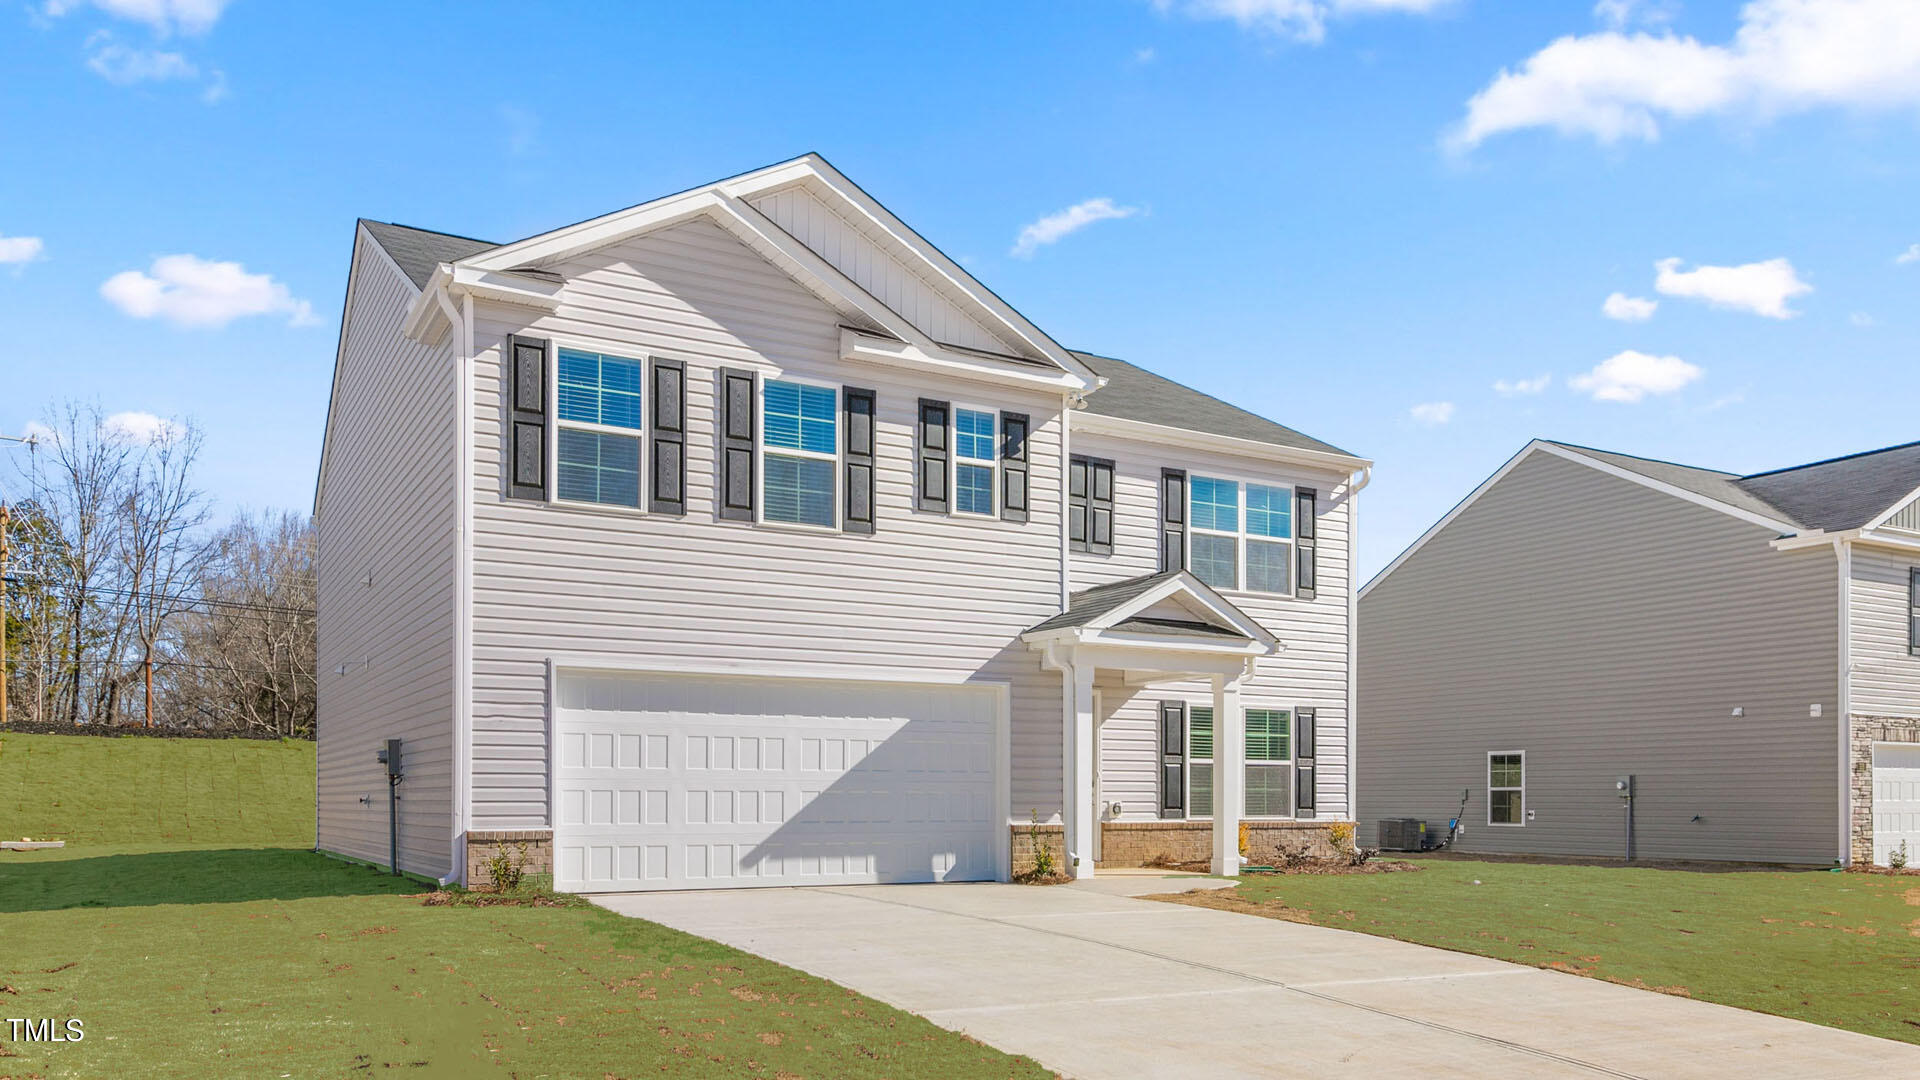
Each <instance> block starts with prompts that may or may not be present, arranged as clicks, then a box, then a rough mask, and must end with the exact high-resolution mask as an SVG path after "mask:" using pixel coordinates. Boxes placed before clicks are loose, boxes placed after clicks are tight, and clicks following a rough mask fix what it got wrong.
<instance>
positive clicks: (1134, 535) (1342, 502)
mask: <svg viewBox="0 0 1920 1080" xmlns="http://www.w3.org/2000/svg"><path fill="white" fill-rule="evenodd" d="M1072 450H1073V453H1075V454H1084V455H1086V456H1088V457H1095V458H1107V459H1110V460H1112V461H1113V463H1114V479H1113V486H1114V492H1113V554H1112V555H1089V554H1085V553H1082V552H1074V553H1072V555H1071V556H1070V558H1069V561H1068V565H1069V567H1070V570H1071V573H1072V587H1073V589H1074V590H1075V591H1078V590H1081V589H1088V588H1092V587H1094V586H1096V585H1103V584H1106V583H1107V582H1111V581H1120V580H1123V579H1126V578H1130V577H1136V576H1138V575H1140V574H1151V573H1154V572H1156V571H1157V570H1159V569H1160V513H1161V511H1160V470H1161V469H1162V468H1174V469H1185V470H1186V471H1187V475H1188V476H1189V477H1192V476H1194V475H1196V474H1197V475H1200V476H1219V477H1222V478H1226V479H1238V480H1241V481H1243V482H1245V481H1252V482H1254V483H1269V484H1274V485H1276V486H1283V487H1310V488H1313V489H1315V491H1316V492H1317V493H1318V496H1319V497H1318V511H1319V514H1318V517H1317V518H1316V519H1315V525H1316V540H1317V543H1318V545H1319V547H1318V551H1317V555H1316V561H1315V566H1316V568H1317V578H1316V583H1317V586H1318V587H1317V588H1316V590H1315V598H1314V599H1312V600H1302V599H1299V598H1297V597H1291V596H1269V595H1265V594H1261V593H1248V592H1233V591H1228V592H1226V593H1225V595H1226V597H1227V599H1229V600H1230V601H1232V602H1233V603H1234V605H1235V606H1237V607H1239V608H1240V610H1242V611H1244V612H1246V613H1247V614H1248V615H1249V616H1251V617H1252V618H1253V619H1254V620H1255V621H1257V622H1259V623H1260V624H1261V625H1262V626H1265V627H1266V628H1267V629H1269V630H1271V631H1273V633H1274V636H1275V637H1277V638H1279V639H1280V642H1281V644H1282V645H1283V646H1285V648H1284V649H1283V650H1282V651H1281V652H1279V653H1278V654H1276V655H1274V656H1270V657H1264V658H1262V659H1260V660H1259V661H1258V662H1257V663H1256V664H1255V667H1254V675H1253V678H1251V679H1249V680H1247V682H1246V683H1245V686H1244V689H1243V691H1242V694H1241V703H1242V705H1243V706H1245V707H1246V708H1252V709H1258V708H1287V709H1292V708H1295V707H1298V706H1303V705H1304V706H1309V707H1311V708H1313V709H1315V727H1314V736H1315V741H1314V751H1315V755H1316V756H1315V759H1314V764H1315V771H1314V779H1315V787H1314V796H1315V804H1316V805H1315V813H1316V814H1317V815H1318V817H1320V818H1335V819H1339V818H1345V817H1346V815H1347V589H1348V582H1349V580H1350V572H1349V567H1348V560H1347V554H1348V552H1347V547H1348V545H1347V537H1348V523H1349V521H1351V519H1352V515H1351V506H1350V503H1349V502H1348V499H1347V494H1348V480H1349V478H1348V476H1347V475H1346V474H1341V473H1327V472H1317V471H1314V470H1310V469H1302V468H1294V467H1289V466H1285V465H1280V464H1277V463H1275V462H1272V461H1262V460H1259V459H1255V458H1242V457H1235V456H1229V455H1225V454H1219V453H1214V452H1210V451H1204V450H1194V449H1189V448H1185V447H1178V446H1166V445H1152V444H1147V443H1142V442H1140V441H1138V440H1134V439H1126V438H1120V437H1117V436H1111V435H1103V434H1094V433H1091V432H1086V431H1076V432H1075V433H1074V434H1073V438H1072ZM1243 502H1244V496H1243ZM1243 512H1244V511H1243ZM1296 532H1297V530H1296ZM1100 690H1101V694H1100V705H1101V708H1102V709H1103V710H1105V712H1106V714H1107V718H1106V720H1105V722H1104V723H1102V724H1101V728H1100V774H1101V777H1100V783H1101V790H1100V797H1101V799H1102V800H1104V801H1105V802H1109V803H1111V802H1114V801H1118V802H1120V803H1121V804H1122V807H1123V809H1124V816H1125V818H1127V819H1132V820H1141V819H1148V818H1158V817H1159V804H1158V801H1157V800H1158V798H1159V779H1158V775H1159V754H1160V749H1159V742H1160V735H1159V717H1158V705H1157V703H1158V702H1160V701H1163V700H1173V699H1183V700H1186V701H1189V702H1192V703H1194V704H1210V703H1211V702H1212V691H1211V689H1210V688H1209V686H1208V685H1207V684H1206V683H1204V682H1193V683H1173V684H1167V685H1163V686H1152V687H1145V688H1141V687H1130V686H1124V685H1122V684H1121V683H1119V682H1118V681H1117V680H1116V679H1113V678H1103V679H1102V680H1101V682H1100ZM1190 812H1191V811H1190Z"/></svg>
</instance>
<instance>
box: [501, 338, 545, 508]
mask: <svg viewBox="0 0 1920 1080" xmlns="http://www.w3.org/2000/svg"><path fill="white" fill-rule="evenodd" d="M506 368H507V370H506V372H505V373H504V374H505V376H506V379H507V383H508V388H509V389H508V400H507V497H508V498H510V499H535V500H539V501H541V502H544V501H546V498H547V343H546V341H545V340H543V339H541V338H529V337H520V336H519V335H517V334H516V335H514V336H512V337H509V338H507V345H506Z"/></svg>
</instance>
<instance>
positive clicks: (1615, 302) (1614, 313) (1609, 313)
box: [1600, 292, 1660, 322]
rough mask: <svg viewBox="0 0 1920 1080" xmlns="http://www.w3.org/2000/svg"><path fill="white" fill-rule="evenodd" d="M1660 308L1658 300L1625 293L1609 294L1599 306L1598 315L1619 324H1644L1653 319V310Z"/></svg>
mask: <svg viewBox="0 0 1920 1080" xmlns="http://www.w3.org/2000/svg"><path fill="white" fill-rule="evenodd" d="M1659 306H1660V301H1658V300H1648V299H1646V298H1644V297H1639V296H1628V295H1627V294H1626V293H1620V292H1617V293H1609V294H1608V295H1607V298H1606V299H1605V300H1604V301H1602V302H1601V304H1600V313H1601V314H1602V315H1605V316H1606V317H1607V318H1609V319H1618V320H1619V321H1621V322H1646V321H1647V320H1648V319H1651V318H1653V312H1654V309H1656V308H1658V307H1659Z"/></svg>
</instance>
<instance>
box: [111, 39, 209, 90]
mask: <svg viewBox="0 0 1920 1080" xmlns="http://www.w3.org/2000/svg"><path fill="white" fill-rule="evenodd" d="M87 67H88V68H89V69H90V70H92V71H93V73H94V74H95V75H98V76H100V77H101V78H103V79H105V80H107V81H108V82H110V83H112V84H114V85H115V86H131V85H133V84H134V83H143V82H169V81H172V80H175V79H197V78H199V77H200V69H199V68H198V67H195V66H194V64H193V61H191V60H188V59H187V58H186V57H184V56H182V55H180V54H179V53H177V52H161V51H159V50H158V49H134V48H129V47H128V46H125V45H121V44H118V43H111V44H107V45H103V46H101V47H100V48H99V49H98V50H96V51H95V52H94V54H93V55H92V56H89V57H88V58H87Z"/></svg>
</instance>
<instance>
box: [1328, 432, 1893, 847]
mask: <svg viewBox="0 0 1920 1080" xmlns="http://www.w3.org/2000/svg"><path fill="white" fill-rule="evenodd" d="M1359 630H1360V694H1359V723H1360V728H1361V730H1360V740H1361V745H1363V746H1364V747H1366V756H1365V758H1364V760H1363V764H1362V767H1361V769H1360V772H1359V779H1360V784H1359V792H1360V800H1361V802H1360V805H1361V811H1362V812H1361V818H1362V822H1361V834H1362V837H1363V839H1365V840H1367V841H1369V842H1371V841H1372V840H1373V838H1374V835H1375V834H1374V831H1373V830H1374V827H1375V823H1376V822H1377V821H1378V820H1379V819H1383V818H1407V817H1417V818H1421V819H1423V820H1426V821H1427V822H1429V823H1430V825H1431V826H1432V827H1433V828H1434V829H1436V830H1440V829H1444V827H1445V823H1446V822H1447V821H1448V819H1450V818H1452V817H1454V816H1456V815H1459V816H1460V818H1461V821H1462V823H1463V824H1464V825H1465V828H1466V832H1465V834H1464V835H1463V836H1461V837H1460V838H1459V841H1458V844H1459V846H1460V847H1461V848H1462V849H1465V850H1469V851H1485V852H1509V853H1527V854H1546V853H1551V854H1563V855H1589V856H1610V857H1616V858H1617V857H1622V856H1625V855H1627V854H1628V853H1629V851H1631V852H1632V854H1633V855H1634V857H1637V858H1653V859H1726V860H1751V861H1761V862H1794V863H1813V864H1820V865H1828V864H1835V863H1840V864H1844V863H1849V862H1859V863H1866V862H1881V863H1885V862H1887V861H1888V860H1889V859H1890V858H1893V857H1895V855H1896V853H1897V852H1898V851H1899V850H1900V847H1901V845H1902V844H1905V845H1907V848H1908V850H1909V852H1910V854H1911V855H1912V856H1913V857H1914V859H1915V860H1916V862H1920V443H1915V444H1910V445H1906V446H1896V447H1891V448H1888V449H1885V450H1876V451H1872V452H1869V453H1863V454H1854V455H1851V456H1848V457H1843V458H1838V459H1835V460H1832V461H1821V462H1815V463H1813V464H1810V465H1801V466H1798V467H1795V468H1790V469H1780V470H1776V471H1773V472H1766V473H1757V474H1752V475H1744V476H1743V475H1738V474H1734V473H1726V472H1719V471H1716V470H1712V469H1701V468H1694V467H1691V466H1686V465H1677V464H1673V463H1670V462H1664V461H1651V460H1648V459H1646V458H1639V457H1632V456H1629V455H1626V454H1617V453H1609V452H1607V451H1603V450H1593V449H1589V448H1587V447H1582V446H1573V445H1570V444H1567V443H1556V442H1547V441H1544V440H1543V441H1536V442H1533V443H1530V444H1528V445H1527V446H1526V447H1525V448H1524V449H1523V450H1521V452H1520V453H1518V454H1516V455H1515V456H1514V457H1513V458H1512V459H1511V460H1509V461H1508V462H1507V463H1506V465H1505V466H1503V467H1502V468H1501V469H1500V470H1499V471H1498V472H1496V473H1495V474H1494V475H1493V476H1492V477H1491V478H1489V479H1488V480H1487V481H1486V482H1485V483H1484V484H1482V485H1481V486H1480V487H1479V488H1478V489H1476V490H1475V491H1474V492H1473V493H1472V494H1471V495H1469V496H1468V497H1467V498H1466V499H1465V500H1464V501H1462V502H1461V503H1460V504H1459V505H1458V506H1457V507H1455V508H1454V509H1453V511H1452V512H1451V513H1449V514H1447V515H1446V516H1445V517H1444V518H1442V519H1441V520H1440V521H1439V522H1438V523H1436V524H1435V525H1434V526H1433V528H1431V529H1430V530H1428V531H1427V533H1426V534H1425V535H1424V536H1422V537H1421V538H1420V539H1419V541H1418V542H1416V543H1415V544H1414V545H1413V546H1412V547H1410V548H1408V549H1407V551H1406V552H1405V553H1404V554H1402V555H1401V556H1400V557H1399V558H1398V559H1395V560H1394V561H1393V563H1392V564H1390V565H1389V566H1388V567H1387V568H1386V569H1385V570H1383V571H1382V572H1381V573H1380V574H1378V575H1377V576H1375V577H1374V579H1373V580H1372V581H1370V582H1368V583H1367V585H1366V587H1365V588H1364V589H1363V590H1361V593H1360V624H1359ZM1463 808H1464V810H1465V812H1464V814H1462V812H1461V811H1462V809H1463Z"/></svg>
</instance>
